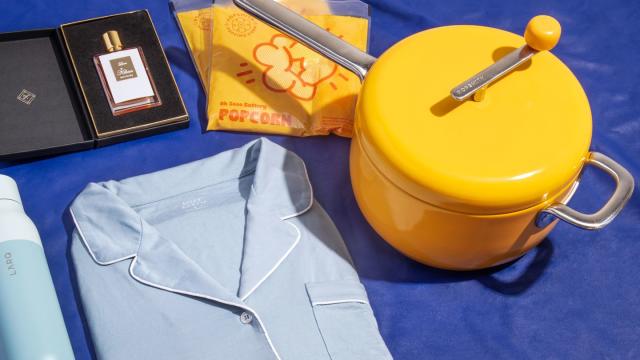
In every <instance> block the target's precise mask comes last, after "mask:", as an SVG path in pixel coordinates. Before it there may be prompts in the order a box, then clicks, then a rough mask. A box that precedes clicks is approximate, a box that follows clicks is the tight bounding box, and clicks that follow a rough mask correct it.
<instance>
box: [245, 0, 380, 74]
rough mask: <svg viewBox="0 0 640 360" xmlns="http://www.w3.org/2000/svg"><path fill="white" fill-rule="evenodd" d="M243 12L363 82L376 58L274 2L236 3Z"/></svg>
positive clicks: (248, 0)
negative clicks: (338, 65)
mask: <svg viewBox="0 0 640 360" xmlns="http://www.w3.org/2000/svg"><path fill="white" fill-rule="evenodd" d="M233 2H234V3H235V4H236V5H237V6H238V7H239V8H241V9H242V10H244V11H246V12H248V13H249V14H251V15H253V16H254V17H256V18H258V19H259V20H261V21H263V22H265V23H267V24H269V25H271V26H272V27H274V28H276V29H277V30H279V31H282V32H283V33H285V34H287V35H289V36H291V37H293V38H294V39H296V40H298V41H300V42H301V43H303V44H305V45H307V46H308V47H309V48H311V49H313V50H315V51H317V52H318V53H320V54H321V55H323V56H325V57H327V58H329V59H331V60H333V61H335V62H336V63H338V64H340V65H342V66H344V67H345V68H346V69H348V70H349V71H351V72H353V73H355V74H356V75H358V77H360V80H364V77H365V76H366V75H367V72H368V71H369V69H370V68H371V66H373V63H375V62H376V60H377V59H376V58H375V57H373V56H371V55H369V54H367V53H366V52H364V51H361V50H360V49H358V48H357V47H355V46H353V45H351V44H349V43H347V42H346V41H344V40H342V39H340V38H339V37H337V36H335V35H333V34H331V33H330V32H328V31H326V30H324V29H323V28H321V27H319V26H317V25H316V24H314V23H312V22H311V21H309V20H307V19H305V18H304V17H302V16H300V15H298V14H297V13H295V12H293V11H291V10H289V9H288V8H287V7H285V6H284V5H281V4H278V3H277V2H275V1H273V0H233Z"/></svg>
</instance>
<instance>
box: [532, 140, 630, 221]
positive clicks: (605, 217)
mask: <svg viewBox="0 0 640 360" xmlns="http://www.w3.org/2000/svg"><path fill="white" fill-rule="evenodd" d="M586 164H587V165H593V166H595V167H597V168H599V169H600V170H603V171H604V172H606V173H607V174H609V176H611V177H612V178H613V179H614V180H615V181H616V190H615V191H614V192H613V195H612V196H611V198H610V199H609V201H607V203H606V204H605V205H604V206H603V207H602V209H600V210H598V211H597V212H595V213H593V214H584V213H581V212H579V211H577V210H574V209H572V208H570V207H569V206H567V205H565V204H553V205H551V206H549V207H548V208H546V209H544V210H542V212H541V213H540V215H538V219H537V224H538V226H539V227H543V226H546V225H547V224H548V223H549V222H550V221H549V220H550V219H552V217H557V218H559V219H561V220H563V221H565V222H567V223H569V224H571V225H574V226H577V227H581V228H583V229H587V230H597V229H601V228H603V227H605V226H607V225H608V224H609V223H610V222H611V221H613V219H614V218H615V217H616V216H617V215H618V213H620V211H621V210H622V208H623V207H624V206H625V205H626V203H627V201H629V199H630V198H631V195H632V194H633V187H634V180H633V176H631V174H630V173H629V171H627V169H625V168H623V167H622V166H621V165H620V164H618V163H617V162H615V161H613V160H612V159H611V158H609V157H608V156H606V155H603V154H601V153H597V152H593V153H591V154H590V156H589V158H588V159H587V163H586ZM549 215H551V216H549Z"/></svg>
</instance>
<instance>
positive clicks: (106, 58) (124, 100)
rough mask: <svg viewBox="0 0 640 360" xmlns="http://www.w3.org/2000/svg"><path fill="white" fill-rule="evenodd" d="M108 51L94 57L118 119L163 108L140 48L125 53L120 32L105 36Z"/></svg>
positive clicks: (112, 32) (109, 32)
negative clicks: (130, 114) (122, 116)
mask: <svg viewBox="0 0 640 360" xmlns="http://www.w3.org/2000/svg"><path fill="white" fill-rule="evenodd" d="M102 40H103V41H104V45H105V47H106V49H107V52H106V53H104V54H99V55H96V56H94V57H93V61H94V63H95V64H96V69H97V70H98V75H99V76H100V81H101V83H102V87H103V89H104V93H105V95H106V96H107V99H108V100H109V106H110V107H111V112H112V113H113V115H114V116H118V115H123V114H126V113H130V112H133V111H138V110H143V109H148V108H152V107H156V106H160V105H162V101H161V100H160V97H159V96H158V91H157V90H156V85H155V83H154V82H153V77H152V76H151V73H150V72H149V67H148V66H147V61H146V60H145V58H144V53H143V52H142V49H141V48H140V47H131V48H126V49H124V48H123V46H122V42H121V41H120V36H119V35H118V32H117V31H113V30H111V31H107V32H106V33H104V34H102Z"/></svg>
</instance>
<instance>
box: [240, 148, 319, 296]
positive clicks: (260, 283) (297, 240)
mask: <svg viewBox="0 0 640 360" xmlns="http://www.w3.org/2000/svg"><path fill="white" fill-rule="evenodd" d="M291 154H293V155H294V156H296V157H297V158H298V159H299V160H300V162H301V163H302V168H303V169H304V177H305V179H306V180H307V185H309V193H310V194H309V195H310V200H309V205H307V207H306V208H304V209H303V210H302V211H299V212H297V213H294V214H291V215H286V216H283V217H281V218H280V220H282V221H286V220H289V219H291V218H294V217H296V216H300V215H302V214H304V213H306V212H307V211H309V210H310V209H311V207H313V203H314V198H313V186H312V185H311V180H310V179H309V172H308V171H307V165H306V164H305V163H304V160H302V158H301V157H299V156H298V155H297V154H295V153H293V152H291ZM251 189H252V190H253V191H254V192H255V189H254V188H253V185H252V186H251ZM286 223H287V224H289V225H291V226H293V228H294V229H295V230H296V232H297V233H298V237H297V238H296V241H295V242H294V243H293V245H292V246H291V247H290V248H289V250H287V252H286V253H285V254H284V255H283V256H282V258H281V259H280V260H278V262H277V263H276V264H275V266H274V267H273V268H272V269H271V270H269V272H268V273H267V274H266V275H265V276H264V277H263V278H262V279H260V281H258V283H257V284H256V285H255V286H254V287H253V288H252V289H251V290H249V292H248V293H247V294H245V295H244V296H243V297H242V298H241V299H240V300H242V301H245V300H246V299H247V298H248V297H249V296H250V295H251V294H253V292H254V291H256V289H258V287H259V286H260V285H262V283H264V282H265V281H266V280H267V278H268V277H269V276H271V274H273V273H274V272H275V271H276V269H277V268H278V267H280V265H281V264H282V262H283V261H284V260H285V259H286V258H287V257H288V256H289V254H291V252H292V251H293V249H294V248H295V247H296V246H297V245H298V243H300V239H301V238H302V232H301V231H300V229H299V228H298V227H297V226H296V225H295V224H293V223H291V222H288V221H287V222H286Z"/></svg>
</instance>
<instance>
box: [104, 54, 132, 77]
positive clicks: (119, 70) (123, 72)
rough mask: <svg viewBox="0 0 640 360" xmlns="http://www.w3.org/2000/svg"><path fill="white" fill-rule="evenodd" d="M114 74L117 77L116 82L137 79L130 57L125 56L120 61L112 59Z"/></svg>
mask: <svg viewBox="0 0 640 360" xmlns="http://www.w3.org/2000/svg"><path fill="white" fill-rule="evenodd" d="M110 63H111V68H112V69H113V74H114V75H115V77H116V81H122V80H127V79H133V78H137V77H138V74H137V73H136V68H135V67H134V66H133V62H132V61H131V57H130V56H125V57H122V58H118V59H112V60H111V61H110Z"/></svg>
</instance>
